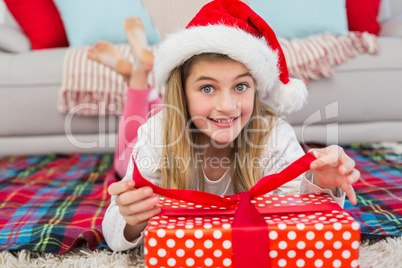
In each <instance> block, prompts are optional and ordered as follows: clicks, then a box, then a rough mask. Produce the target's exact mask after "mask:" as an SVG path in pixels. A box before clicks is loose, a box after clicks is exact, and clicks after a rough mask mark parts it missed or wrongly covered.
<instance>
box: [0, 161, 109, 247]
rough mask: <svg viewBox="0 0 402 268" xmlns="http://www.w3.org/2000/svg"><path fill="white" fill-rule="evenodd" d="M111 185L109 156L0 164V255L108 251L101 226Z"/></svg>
mask: <svg viewBox="0 0 402 268" xmlns="http://www.w3.org/2000/svg"><path fill="white" fill-rule="evenodd" d="M113 181H115V175H114V171H113V155H111V154H105V155H78V154H76V155H70V156H64V155H55V154H48V155H44V156H32V157H18V158H4V159H0V250H5V249H11V250H13V249H29V250H33V251H40V252H50V253H65V252H68V251H69V250H71V249H72V248H73V247H75V246H76V245H77V244H79V243H83V242H87V243H88V247H89V248H90V249H91V250H95V249H96V248H98V249H99V248H103V247H105V248H108V247H107V245H106V242H105V240H104V238H103V235H102V231H101V230H102V228H101V224H102V219H103V215H104V213H105V210H106V208H107V207H108V205H109V202H110V201H109V199H110V196H108V193H107V187H108V186H109V185H110V184H111V183H112V182H113Z"/></svg>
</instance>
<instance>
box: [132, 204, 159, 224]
mask: <svg viewBox="0 0 402 268" xmlns="http://www.w3.org/2000/svg"><path fill="white" fill-rule="evenodd" d="M160 212H161V208H160V207H158V206H156V207H153V208H151V209H149V210H146V211H142V212H139V213H136V214H132V215H128V216H126V217H125V219H126V221H127V223H128V224H131V225H136V224H141V223H143V222H145V221H147V220H149V219H150V218H152V217H153V216H156V215H158V214H159V213H160Z"/></svg>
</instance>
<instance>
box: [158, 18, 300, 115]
mask: <svg viewBox="0 0 402 268" xmlns="http://www.w3.org/2000/svg"><path fill="white" fill-rule="evenodd" d="M202 53H219V54H224V55H227V56H229V57H230V58H232V59H234V60H236V61H239V62H241V63H243V64H244V65H245V66H246V67H247V68H248V69H249V70H250V73H251V74H252V76H253V77H254V79H255V81H256V84H257V85H256V86H257V90H258V92H259V95H260V98H261V99H262V100H266V101H268V102H269V103H268V104H271V107H272V108H274V109H275V110H277V111H278V112H284V113H289V112H290V111H294V110H296V109H294V108H295V107H299V106H302V105H303V103H304V102H305V99H306V95H305V93H306V92H307V91H306V90H305V86H304V89H302V90H301V94H302V95H303V96H302V100H300V99H299V97H300V94H296V95H298V96H296V95H295V96H293V93H294V91H292V90H287V91H286V92H287V93H285V92H284V93H282V92H277V93H275V94H274V95H271V94H272V92H271V91H272V89H273V88H274V86H275V85H276V87H278V86H279V84H280V85H282V86H281V88H282V87H288V86H289V87H292V86H293V83H292V82H290V83H288V84H287V85H283V84H282V83H281V82H280V81H279V73H280V71H279V69H278V55H277V52H276V51H273V50H272V49H271V48H270V47H269V46H268V44H267V41H266V40H265V38H264V37H261V38H258V37H255V36H253V35H251V34H249V33H247V32H245V31H243V30H241V29H239V28H235V27H228V26H225V25H219V24H218V25H208V26H197V27H191V28H188V29H184V30H181V31H179V32H177V33H174V34H172V35H170V36H168V37H167V38H166V40H165V41H164V42H162V44H161V46H160V47H159V49H158V50H157V51H156V53H155V63H154V71H155V78H156V81H157V83H159V84H161V85H163V86H165V85H166V82H167V80H168V79H169V76H170V74H171V72H172V70H173V69H174V68H176V67H178V66H180V65H182V64H183V63H184V62H185V61H186V60H188V59H190V58H191V57H192V56H194V55H198V54H202ZM301 83H302V82H301ZM297 85H298V86H300V85H299V84H298V83H297ZM295 90H297V89H295ZM280 91H282V90H280ZM289 95H291V96H290V97H289ZM272 98H273V99H272ZM283 98H284V99H283ZM290 100H295V101H296V103H294V104H290V103H289V104H282V102H289V101H290ZM289 106H291V107H289ZM293 106H294V107H293ZM280 107H281V108H280ZM278 108H280V109H278ZM289 108H290V110H289Z"/></svg>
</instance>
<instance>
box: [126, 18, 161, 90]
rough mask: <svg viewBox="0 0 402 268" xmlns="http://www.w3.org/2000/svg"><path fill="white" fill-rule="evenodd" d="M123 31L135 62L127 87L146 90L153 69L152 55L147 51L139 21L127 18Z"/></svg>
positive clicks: (142, 28)
mask: <svg viewBox="0 0 402 268" xmlns="http://www.w3.org/2000/svg"><path fill="white" fill-rule="evenodd" d="M124 30H125V32H126V35H127V39H128V42H129V44H130V47H131V50H132V52H133V55H134V60H135V63H134V66H133V70H132V72H131V79H130V81H129V86H130V87H131V88H136V89H143V88H148V75H149V72H150V71H151V70H152V68H153V63H154V54H153V53H152V51H151V50H150V49H149V45H148V42H147V38H146V34H145V28H144V26H143V25H142V22H141V19H140V18H138V17H130V18H127V19H126V20H125V21H124Z"/></svg>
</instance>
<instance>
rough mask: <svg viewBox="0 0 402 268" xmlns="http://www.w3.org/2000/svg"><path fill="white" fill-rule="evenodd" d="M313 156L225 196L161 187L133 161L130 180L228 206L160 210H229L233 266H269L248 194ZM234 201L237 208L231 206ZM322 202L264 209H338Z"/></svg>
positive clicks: (301, 167) (287, 177)
mask: <svg viewBox="0 0 402 268" xmlns="http://www.w3.org/2000/svg"><path fill="white" fill-rule="evenodd" d="M315 159H316V157H315V156H314V155H313V154H312V153H307V154H305V155H304V156H302V157H301V158H299V159H298V160H296V161H295V162H293V163H292V164H291V165H289V166H288V167H287V168H285V169H284V170H282V171H281V172H279V173H277V174H272V175H268V176H265V177H263V178H261V179H260V180H259V181H258V183H257V184H256V185H254V186H253V187H251V189H250V190H249V191H248V192H241V193H238V194H234V195H229V196H225V197H222V196H218V195H214V194H210V193H206V192H200V191H195V190H177V189H164V188H161V187H159V186H156V185H154V184H152V183H151V182H149V181H147V180H146V179H144V178H143V177H142V175H141V174H140V172H139V171H138V168H137V165H136V164H135V161H134V159H133V162H134V171H133V180H134V181H135V187H136V188H140V187H144V186H149V187H151V188H152V189H153V191H154V193H156V194H159V195H162V196H166V197H169V198H172V199H177V200H183V201H187V202H192V203H196V204H201V205H210V206H218V207H226V208H228V209H226V210H222V209H215V210H213V209H208V210H205V209H198V210H197V209H191V210H190V209H173V208H170V209H166V208H164V209H163V210H162V211H161V215H176V216H177V215H187V216H189V215H193V216H201V215H227V214H233V213H234V218H233V223H232V240H233V241H232V242H233V243H232V248H233V266H234V267H236V268H237V267H250V265H252V266H253V267H271V260H270V257H269V238H268V226H267V223H266V221H265V220H264V218H263V216H262V215H261V213H260V212H261V211H259V210H261V209H257V208H256V207H255V206H254V205H253V204H252V203H251V202H250V201H251V199H252V197H255V196H259V195H263V194H266V193H268V192H271V191H273V190H275V189H277V188H278V187H279V186H281V185H283V184H285V183H287V182H289V181H291V180H293V179H294V178H297V177H298V176H300V175H301V174H303V173H304V172H306V171H307V170H309V169H310V163H311V162H312V161H314V160H315ZM236 204H238V206H237V208H234V207H233V206H234V205H236ZM323 206H325V205H322V206H321V207H320V208H319V209H317V206H312V205H305V206H301V207H300V206H299V207H298V206H293V207H286V211H284V208H280V207H279V208H278V207H269V208H267V209H266V210H268V211H265V212H264V213H263V214H266V213H275V214H276V213H292V212H301V211H303V212H313V211H323V210H332V209H339V206H338V205H337V204H333V203H329V204H328V206H327V207H325V208H324V207H323Z"/></svg>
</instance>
